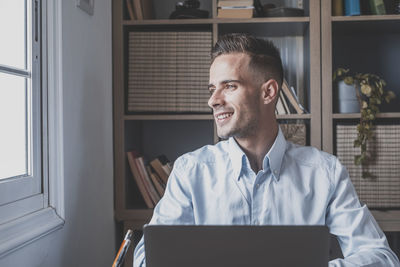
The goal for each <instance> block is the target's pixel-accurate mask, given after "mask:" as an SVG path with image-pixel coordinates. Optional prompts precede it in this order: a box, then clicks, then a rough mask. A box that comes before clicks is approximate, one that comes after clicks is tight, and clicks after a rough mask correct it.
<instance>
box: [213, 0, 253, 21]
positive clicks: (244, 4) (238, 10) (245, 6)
mask: <svg viewBox="0 0 400 267" xmlns="http://www.w3.org/2000/svg"><path fill="white" fill-rule="evenodd" d="M253 11H254V2H253V0H219V1H218V15H217V17H218V18H244V19H246V18H252V17H253Z"/></svg>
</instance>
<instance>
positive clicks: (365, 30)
mask: <svg viewBox="0 0 400 267" xmlns="http://www.w3.org/2000/svg"><path fill="white" fill-rule="evenodd" d="M340 18H343V19H341V20H337V19H335V20H332V30H333V33H335V32H340V33H342V34H350V35H353V36H357V35H359V34H368V35H371V34H378V35H379V34H382V33H395V34H398V33H400V15H386V16H365V18H363V17H362V16H360V17H340ZM375 37H376V36H375ZM378 39H379V38H378Z"/></svg>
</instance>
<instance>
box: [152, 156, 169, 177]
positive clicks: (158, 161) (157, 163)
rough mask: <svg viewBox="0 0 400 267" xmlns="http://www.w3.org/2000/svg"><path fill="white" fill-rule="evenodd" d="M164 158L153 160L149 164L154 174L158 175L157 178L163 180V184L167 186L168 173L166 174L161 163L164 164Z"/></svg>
mask: <svg viewBox="0 0 400 267" xmlns="http://www.w3.org/2000/svg"><path fill="white" fill-rule="evenodd" d="M165 159H166V157H165V156H159V157H157V158H155V159H154V160H152V161H151V162H150V165H151V167H153V169H154V170H155V171H156V173H157V174H158V176H160V178H161V179H162V180H163V182H164V183H165V184H167V181H168V177H169V175H170V173H168V172H167V171H166V170H165V169H164V168H163V165H165V164H166V163H165V164H163V163H162V162H161V161H163V162H165Z"/></svg>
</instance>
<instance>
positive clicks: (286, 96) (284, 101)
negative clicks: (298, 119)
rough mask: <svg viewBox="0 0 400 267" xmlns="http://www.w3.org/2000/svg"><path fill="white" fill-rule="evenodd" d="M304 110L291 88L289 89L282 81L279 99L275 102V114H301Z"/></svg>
mask: <svg viewBox="0 0 400 267" xmlns="http://www.w3.org/2000/svg"><path fill="white" fill-rule="evenodd" d="M303 113H305V110H304V108H303V106H302V105H301V104H300V102H299V100H298V98H297V95H296V92H295V91H294V89H293V87H291V88H289V85H288V84H287V82H286V81H285V80H284V81H283V83H282V89H281V90H280V91H279V98H278V101H277V102H276V109H275V114H277V115H284V114H303Z"/></svg>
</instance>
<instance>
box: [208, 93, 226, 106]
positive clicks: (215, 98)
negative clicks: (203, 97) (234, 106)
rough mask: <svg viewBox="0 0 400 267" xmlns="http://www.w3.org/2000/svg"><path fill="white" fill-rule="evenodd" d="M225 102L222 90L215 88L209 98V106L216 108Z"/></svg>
mask: <svg viewBox="0 0 400 267" xmlns="http://www.w3.org/2000/svg"><path fill="white" fill-rule="evenodd" d="M223 104H224V97H223V94H222V93H221V90H215V91H214V92H213V94H212V95H211V96H210V99H208V106H209V107H210V108H215V107H218V106H222V105H223Z"/></svg>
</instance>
